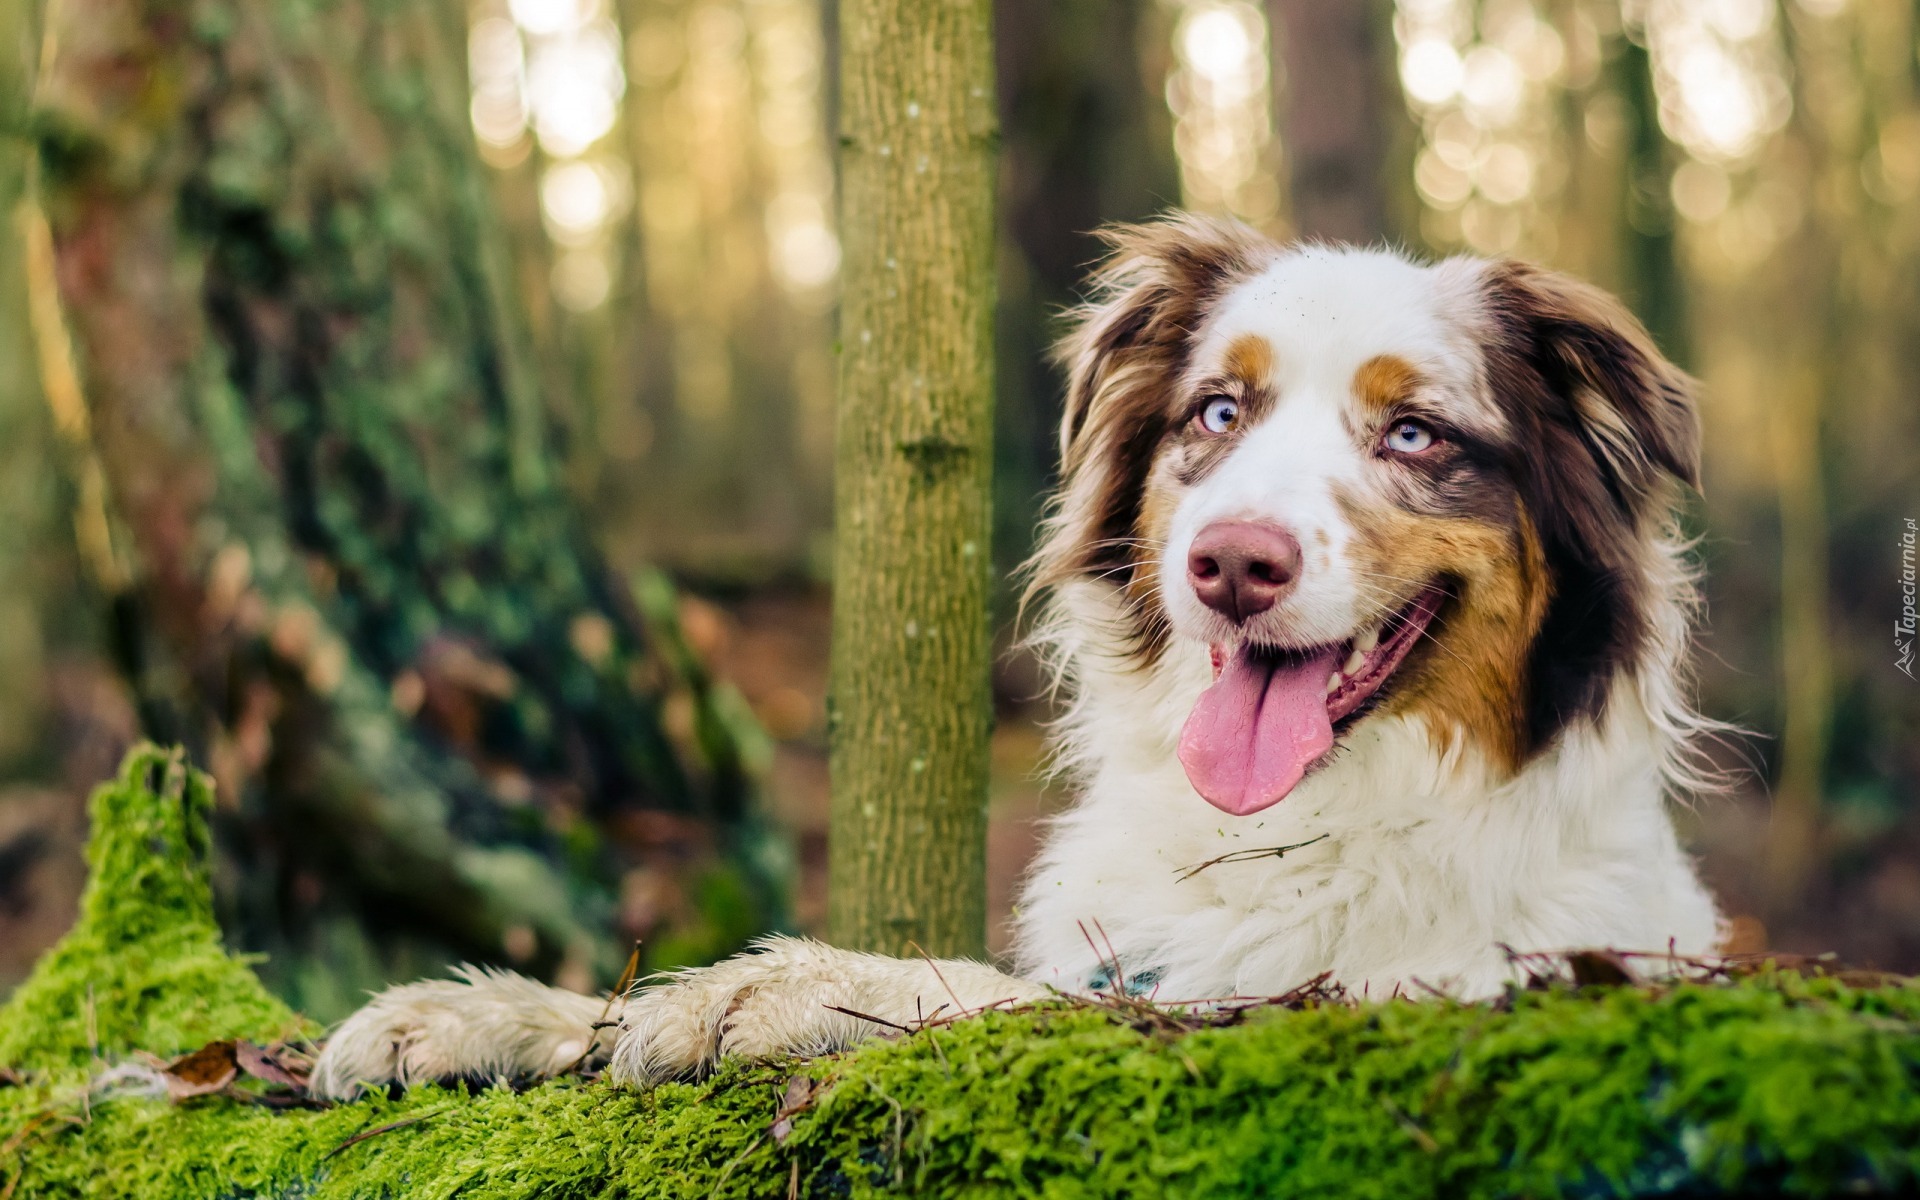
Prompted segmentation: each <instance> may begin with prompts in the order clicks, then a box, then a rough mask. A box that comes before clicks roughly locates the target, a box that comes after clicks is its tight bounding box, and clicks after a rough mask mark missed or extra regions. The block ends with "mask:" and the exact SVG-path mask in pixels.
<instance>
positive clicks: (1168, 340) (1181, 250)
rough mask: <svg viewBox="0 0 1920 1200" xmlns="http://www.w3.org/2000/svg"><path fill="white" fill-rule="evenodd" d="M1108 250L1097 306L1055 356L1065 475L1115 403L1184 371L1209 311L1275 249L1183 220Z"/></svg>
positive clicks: (1168, 221) (1120, 237)
mask: <svg viewBox="0 0 1920 1200" xmlns="http://www.w3.org/2000/svg"><path fill="white" fill-rule="evenodd" d="M1100 237H1101V240H1102V241H1104V242H1106V243H1107V245H1108V247H1109V248H1110V253H1109V254H1108V256H1107V258H1106V260H1105V261H1104V262H1103V263H1102V264H1101V266H1100V268H1099V269H1098V271H1096V272H1095V274H1094V277H1093V289H1092V296H1091V298H1090V299H1089V300H1088V301H1087V303H1085V304H1084V305H1082V306H1080V307H1079V308H1077V309H1075V310H1074V311H1073V312H1072V313H1070V314H1069V320H1070V325H1069V328H1068V331H1067V333H1066V335H1065V336H1064V337H1062V338H1061V339H1060V341H1059V343H1058V344H1057V345H1056V346H1055V347H1054V357H1055V358H1056V359H1057V360H1058V361H1059V362H1060V363H1061V364H1062V365H1063V366H1064V367H1065V368H1066V371H1067V395H1066V405H1065V411H1064V412H1063V414H1062V416H1061V420H1060V459H1061V470H1062V473H1063V474H1064V475H1072V474H1073V473H1074V472H1075V470H1076V469H1077V468H1078V467H1079V466H1080V464H1081V462H1082V460H1083V459H1084V457H1085V454H1086V448H1087V446H1088V445H1089V443H1090V442H1091V441H1093V440H1094V439H1091V438H1089V437H1088V436H1087V434H1088V432H1089V430H1091V429H1093V428H1095V427H1097V426H1100V425H1102V424H1103V423H1104V422H1103V420H1102V418H1103V417H1104V416H1107V415H1110V411H1111V410H1112V409H1113V408H1114V407H1115V405H1117V404H1123V403H1128V402H1129V401H1131V402H1132V403H1134V404H1136V405H1137V404H1138V403H1139V402H1140V401H1141V399H1142V398H1143V397H1142V393H1143V391H1144V392H1146V393H1149V394H1150V393H1152V392H1154V391H1157V390H1158V389H1159V387H1160V386H1161V385H1162V384H1163V383H1164V381H1165V380H1166V379H1168V378H1170V377H1171V375H1172V374H1173V373H1175V372H1177V371H1179V370H1180V369H1181V368H1182V367H1184V366H1185V362H1186V352H1187V346H1188V343H1189V341H1190V339H1191V338H1192V335H1193V333H1194V332H1195V331H1196V330H1197V329H1198V328H1199V325H1200V321H1201V319H1202V316H1203V314H1204V310H1205V308H1206V307H1207V305H1208V304H1209V303H1210V302H1211V301H1212V300H1213V299H1214V298H1215V297H1217V296H1219V294H1220V293H1221V292H1222V291H1223V290H1225V288H1226V287H1227V286H1228V285H1229V284H1231V283H1232V282H1234V281H1235V280H1237V279H1240V278H1244V277H1245V276H1247V275H1249V274H1252V273H1253V272H1254V271H1256V270H1258V269H1259V267H1260V266H1261V265H1263V264H1264V263H1265V262H1266V261H1267V260H1268V259H1270V258H1271V257H1272V255H1273V253H1274V250H1275V247H1274V245H1273V243H1272V242H1270V241H1268V240H1267V239H1266V238H1264V237H1263V236H1261V235H1260V234H1259V233H1256V232H1255V231H1254V230H1252V229H1251V228H1249V227H1247V226H1245V225H1242V224H1240V223H1239V222H1237V221H1227V220H1221V219H1218V218H1213V217H1203V216H1198V215H1195V214H1192V213H1176V214H1173V215H1171V216H1168V217H1165V218H1162V219H1160V220H1157V221H1151V222H1148V223H1146V224H1141V225H1113V226H1109V227H1108V228H1106V229H1104V230H1102V231H1101V233H1100Z"/></svg>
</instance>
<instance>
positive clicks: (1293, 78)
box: [1267, 0, 1400, 243]
mask: <svg viewBox="0 0 1920 1200" xmlns="http://www.w3.org/2000/svg"><path fill="white" fill-rule="evenodd" d="M1386 7H1387V6H1386V5H1384V4H1375V3H1373V2H1371V0H1268V4H1267V13H1268V26H1269V28H1270V30H1271V33H1270V35H1269V36H1270V40H1271V43H1272V46H1273V64H1274V88H1273V92H1274V96H1275V97H1276V99H1278V100H1279V102H1280V103H1279V107H1280V109H1281V118H1280V122H1279V127H1280V130H1281V138H1280V145H1281V150H1282V153H1284V154H1285V155H1286V159H1287V174H1288V185H1289V192H1290V200H1291V203H1292V207H1293V213H1292V217H1293V229H1294V233H1295V234H1296V235H1297V236H1299V237H1303V238H1329V239H1333V240H1336V241H1346V242H1359V243H1367V242H1375V241H1378V240H1380V239H1381V238H1383V237H1385V236H1386V235H1387V217H1388V214H1387V208H1388V204H1387V184H1386V173H1387V171H1388V170H1389V169H1390V164H1389V161H1388V155H1387V141H1388V135H1389V132H1390V129H1391V123H1390V122H1391V120H1392V119H1393V116H1394V115H1395V114H1396V113H1397V110H1398V109H1399V107H1400V106H1399V105H1398V104H1397V103H1396V102H1394V95H1393V93H1392V91H1390V90H1389V85H1390V82H1391V81H1390V79H1388V78H1383V71H1382V68H1383V67H1388V68H1390V66H1391V62H1392V60H1391V58H1390V57H1388V56H1387V54H1386V53H1385V46H1384V45H1383V43H1388V42H1390V41H1391V38H1390V37H1389V35H1388V34H1387V31H1386V28H1385V25H1386V13H1385V11H1384V10H1385V9H1386Z"/></svg>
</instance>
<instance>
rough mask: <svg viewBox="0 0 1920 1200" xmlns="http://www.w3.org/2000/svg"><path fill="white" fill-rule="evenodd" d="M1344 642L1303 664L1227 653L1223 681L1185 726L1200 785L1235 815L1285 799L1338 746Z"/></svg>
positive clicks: (1190, 766) (1185, 752) (1189, 765)
mask: <svg viewBox="0 0 1920 1200" xmlns="http://www.w3.org/2000/svg"><path fill="white" fill-rule="evenodd" d="M1339 653H1340V651H1339V649H1338V647H1329V648H1328V649H1327V650H1326V651H1325V652H1324V653H1322V654H1319V655H1316V656H1315V657H1313V658H1310V659H1308V660H1307V661H1306V662H1304V663H1296V662H1294V661H1293V660H1291V659H1289V660H1288V661H1286V662H1285V663H1276V662H1275V661H1273V660H1271V659H1261V660H1255V659H1253V658H1251V657H1249V656H1248V655H1246V654H1245V653H1236V654H1232V655H1229V656H1226V662H1225V664H1224V666H1225V669H1224V670H1222V671H1221V673H1220V678H1219V679H1218V680H1217V681H1215V683H1214V685H1213V686H1212V687H1210V688H1208V689H1207V690H1206V692H1205V694H1203V695H1202V696H1201V697H1200V702H1199V703H1198V704H1196V705H1194V706H1193V714H1192V715H1191V716H1189V717H1188V718H1187V724H1186V727H1185V728H1184V729H1182V730H1181V731H1180V765H1181V766H1183V767H1185V768H1186V769H1187V779H1188V780H1190V781H1191V782H1192V784H1193V787H1194V790H1195V791H1197V792H1199V793H1200V794H1201V795H1202V796H1204V797H1206V799H1207V802H1208V803H1209V804H1212V805H1213V806H1214V807H1216V808H1221V809H1225V810H1226V811H1227V812H1230V813H1232V814H1233V815H1234V816H1236V817H1244V816H1246V815H1247V814H1248V813H1255V812H1259V811H1260V810H1261V809H1263V808H1266V807H1267V806H1269V805H1273V804H1278V803H1279V802H1280V801H1281V800H1283V799H1285V798H1286V795H1287V793H1288V792H1290V791H1292V790H1293V787H1294V785H1295V784H1297V783H1299V782H1300V777H1301V776H1302V775H1305V774H1306V773H1307V767H1308V766H1310V765H1311V764H1312V763H1313V761H1314V760H1315V759H1317V758H1319V757H1320V756H1321V755H1322V754H1325V753H1326V752H1327V751H1328V750H1329V749H1331V748H1332V747H1333V722H1332V720H1331V719H1329V718H1328V716H1327V677H1328V676H1330V675H1332V674H1333V667H1334V659H1335V657H1336V656H1338V654H1339Z"/></svg>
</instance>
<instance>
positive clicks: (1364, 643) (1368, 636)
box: [1353, 625, 1380, 654]
mask: <svg viewBox="0 0 1920 1200" xmlns="http://www.w3.org/2000/svg"><path fill="white" fill-rule="evenodd" d="M1379 644H1380V627H1379V626H1378V625H1375V626H1374V627H1373V628H1371V629H1364V630H1361V632H1360V636H1359V637H1357V638H1355V639H1353V648H1354V649H1355V650H1357V651H1359V652H1360V653H1362V654H1365V653H1366V652H1367V651H1369V650H1371V649H1373V648H1374V647H1375V646H1378V645H1379Z"/></svg>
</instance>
